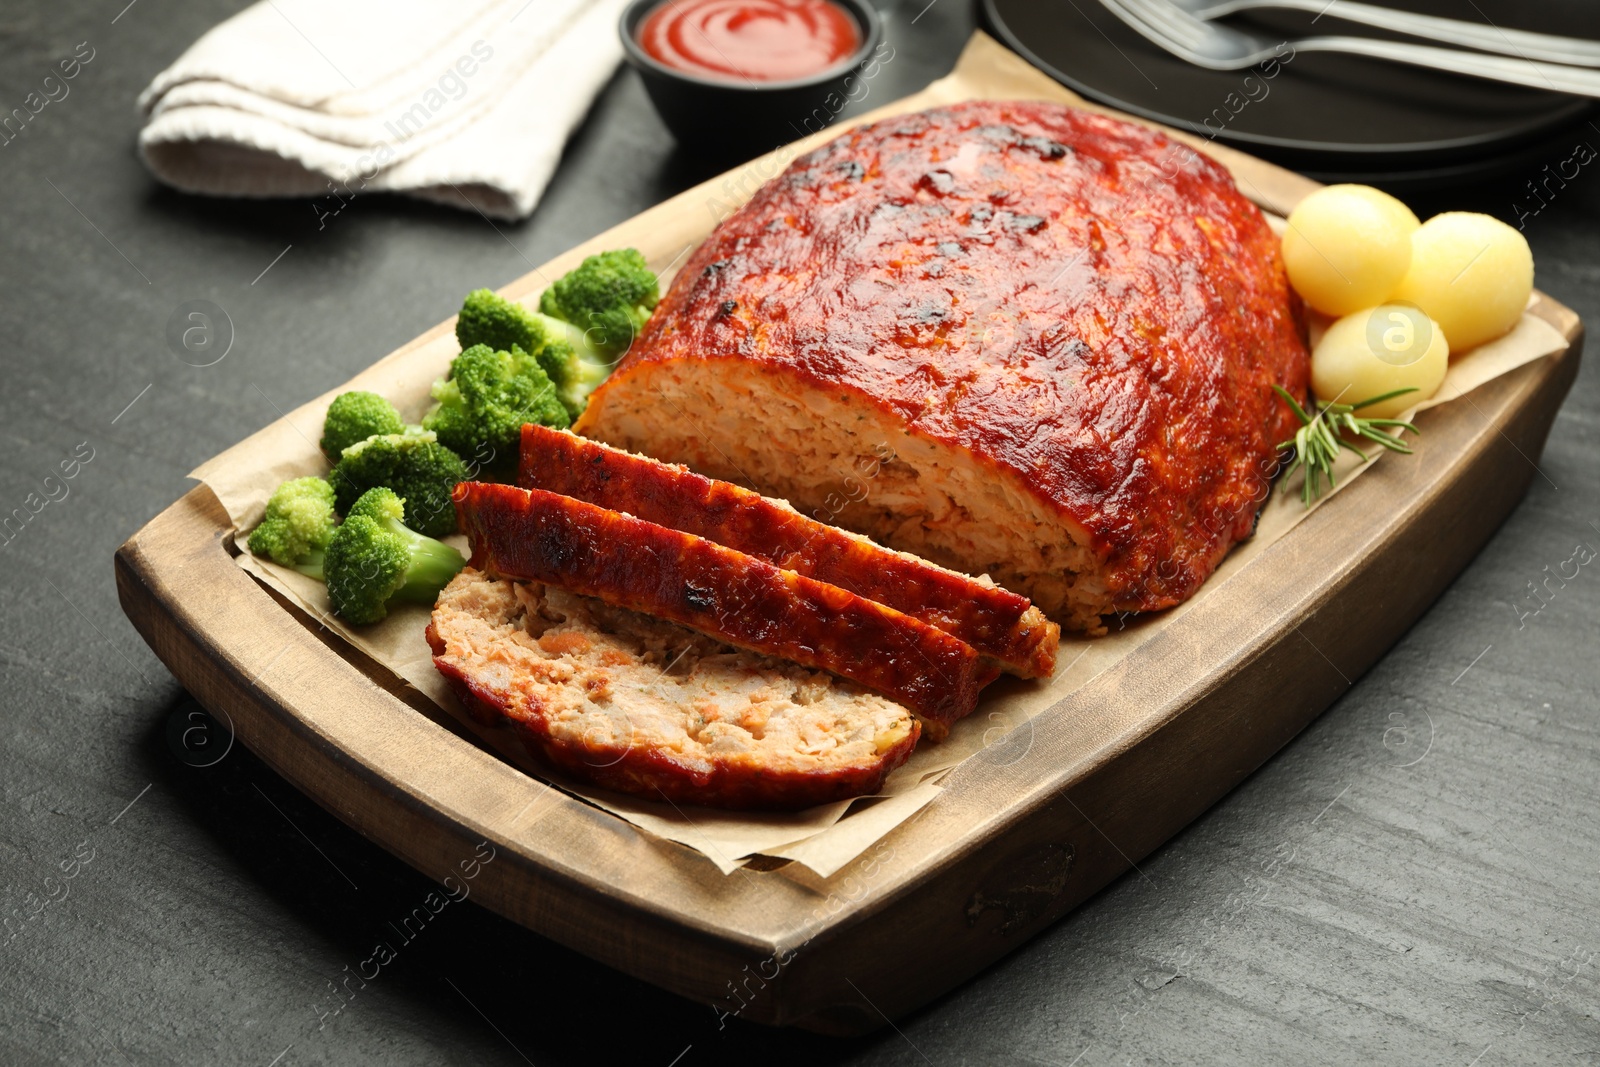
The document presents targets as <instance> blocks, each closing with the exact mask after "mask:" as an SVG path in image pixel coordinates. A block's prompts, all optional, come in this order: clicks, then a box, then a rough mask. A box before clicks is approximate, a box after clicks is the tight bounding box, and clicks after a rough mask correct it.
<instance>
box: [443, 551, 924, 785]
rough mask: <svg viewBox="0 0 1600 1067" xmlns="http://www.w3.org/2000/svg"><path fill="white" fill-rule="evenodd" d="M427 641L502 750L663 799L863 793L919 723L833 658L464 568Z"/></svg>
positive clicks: (879, 780)
mask: <svg viewBox="0 0 1600 1067" xmlns="http://www.w3.org/2000/svg"><path fill="white" fill-rule="evenodd" d="M428 641H429V644H430V645H431V646H432V648H433V652H434V662H435V664H436V665H437V666H438V668H439V670H440V672H441V673H442V674H443V675H444V677H445V678H446V680H447V681H448V682H449V683H450V685H451V687H452V689H453V690H454V691H455V692H456V693H457V695H458V696H460V697H461V699H462V703H463V705H464V706H465V707H466V709H467V710H468V712H469V713H470V715H471V716H472V720H473V723H472V724H473V725H474V726H475V727H477V728H478V729H479V730H480V731H482V732H483V733H485V735H486V736H489V737H490V738H491V739H492V740H494V741H495V742H496V744H497V746H498V747H500V748H501V750H502V751H507V752H509V753H510V754H512V755H513V756H518V757H522V759H523V761H524V762H529V763H534V764H538V763H543V764H553V765H555V766H556V767H558V768H561V769H563V770H565V771H567V772H569V773H571V774H573V775H575V776H577V777H580V778H582V779H584V780H587V781H591V782H595V783H597V784H599V785H602V786H606V787H609V788H613V789H618V790H624V791H626V792H630V793H637V794H640V795H642V796H647V797H650V798H653V799H657V800H659V799H661V798H662V797H666V798H668V799H671V800H673V801H674V802H682V801H687V802H692V803H695V804H705V805H710V806H715V807H727V808H771V809H794V808H804V807H809V806H811V805H814V804H821V803H826V802H829V801H834V800H840V799H844V798H846V797H852V796H859V795H862V794H870V793H872V792H875V791H876V790H877V789H878V788H879V787H881V786H882V784H883V780H884V778H886V777H887V776H888V774H889V772H890V771H891V770H893V769H894V768H895V767H897V766H899V765H900V764H901V763H903V762H904V761H905V759H906V757H907V756H908V755H909V754H910V752H911V749H912V748H913V746H914V745H915V744H916V739H917V735H918V726H917V723H916V722H915V721H914V720H913V719H912V717H911V715H910V713H909V712H907V711H906V710H905V709H904V708H902V707H900V706H899V705H898V704H895V703H894V702H892V701H890V700H888V699H885V698H884V697H881V696H877V695H875V694H873V693H869V692H867V691H866V690H865V689H862V688H860V687H858V686H855V685H853V684H851V683H849V682H846V681H844V680H842V679H839V678H835V677H833V676H831V675H829V674H827V673H824V672H821V671H812V670H807V669H806V668H804V667H800V666H798V665H796V664H793V663H789V662H785V661H783V660H780V659H775V658H772V657H768V656H762V655H758V654H755V653H751V652H742V651H739V650H736V649H733V648H730V647H728V646H727V645H723V644H719V643H718V642H716V641H713V640H711V639H710V638H707V637H704V636H702V635H700V634H697V633H695V632H693V631H692V630H688V629H685V628H683V627H681V626H677V625H674V624H673V623H670V622H665V621H663V620H661V619H656V618H652V617H650V616H647V615H641V614H638V613H636V612H632V611H628V610H626V609H623V608H618V607H613V606H610V605H607V604H605V603H603V602H602V601H599V600H595V599H591V598H589V597H582V596H578V595H576V594H573V593H568V592H563V591H561V590H559V589H555V588H549V587H545V586H541V585H538V584H535V583H524V582H514V581H510V580H503V579H495V578H492V577H489V576H488V575H486V574H484V573H483V572H481V571H478V570H475V569H473V568H471V567H469V568H467V569H466V570H464V571H462V572H461V573H460V574H459V575H457V576H456V578H455V579H454V580H453V581H452V582H451V583H450V585H449V586H448V587H447V588H446V589H445V590H444V592H443V593H441V594H440V596H439V600H438V602H437V604H436V605H435V607H434V611H433V620H432V623H431V625H430V626H429V627H428Z"/></svg>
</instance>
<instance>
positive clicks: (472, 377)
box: [422, 344, 571, 466]
mask: <svg viewBox="0 0 1600 1067" xmlns="http://www.w3.org/2000/svg"><path fill="white" fill-rule="evenodd" d="M433 398H434V400H436V401H437V403H436V404H435V405H434V407H433V410H432V411H430V412H428V414H427V415H426V416H425V417H424V418H423V420H422V425H423V428H424V429H427V430H431V431H433V432H434V433H436V434H438V435H439V440H440V441H441V442H443V443H444V444H446V445H448V446H449V447H451V448H454V449H456V450H457V451H458V452H460V453H461V454H462V455H474V456H477V457H479V458H481V459H482V460H483V461H484V462H485V463H487V464H489V465H496V464H498V465H501V466H504V465H505V464H507V463H509V462H512V461H514V460H515V458H516V455H517V451H518V449H519V447H520V442H521V438H522V424H523V423H525V422H536V423H539V424H540V425H543V426H553V427H556V428H557V429H560V428H562V427H565V426H566V425H568V423H569V422H570V421H571V420H570V419H569V418H568V417H567V409H566V408H565V407H563V406H562V403H561V399H560V398H559V397H558V396H556V387H555V385H554V384H553V383H552V382H551V381H550V376H549V375H548V374H546V373H545V372H544V370H543V369H542V368H541V367H540V366H539V363H538V361H537V360H536V359H534V358H533V357H532V356H530V355H529V354H528V353H527V352H526V351H524V350H523V349H522V348H521V347H520V346H518V345H513V346H512V348H511V350H510V351H509V352H497V351H495V350H494V349H492V348H490V347H489V346H488V345H482V344H480V345H473V346H472V347H471V348H469V349H467V350H466V351H465V352H463V353H461V354H460V355H459V356H457V357H456V358H455V360H454V361H453V362H452V363H451V364H450V377H448V378H441V379H439V380H438V381H436V382H434V383H433ZM485 451H487V453H488V454H487V455H485Z"/></svg>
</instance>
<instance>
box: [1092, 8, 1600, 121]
mask: <svg viewBox="0 0 1600 1067" xmlns="http://www.w3.org/2000/svg"><path fill="white" fill-rule="evenodd" d="M1100 2H1101V3H1102V4H1103V5H1105V8H1106V10H1107V11H1110V12H1111V13H1112V14H1113V15H1116V16H1117V17H1118V18H1119V19H1121V20H1122V21H1123V22H1125V23H1127V24H1128V25H1129V26H1130V27H1132V28H1133V29H1134V30H1136V31H1138V33H1139V34H1140V35H1141V36H1143V37H1145V38H1146V39H1147V40H1149V41H1151V42H1152V43H1154V44H1156V45H1159V46H1160V47H1161V48H1163V49H1164V50H1166V51H1168V52H1171V53H1172V54H1173V55H1175V56H1177V57H1178V58H1179V59H1183V60H1187V61H1188V62H1190V63H1193V64H1194V65H1195V66H1197V67H1205V68H1207V69H1209V70H1244V69H1245V68H1246V67H1253V66H1255V65H1256V64H1257V63H1263V62H1265V61H1266V60H1269V59H1281V58H1282V51H1281V50H1282V49H1283V47H1284V46H1285V45H1287V46H1289V47H1290V48H1292V49H1293V50H1294V51H1295V52H1346V53H1349V54H1351V55H1358V56H1369V57H1371V58H1374V59H1387V60H1390V61H1392V62H1395V63H1409V64H1412V65H1413V66H1418V67H1430V68H1432V69H1434V70H1447V71H1450V72H1452V73H1455V74H1466V75H1469V76H1470V77H1474V78H1488V79H1491V80H1493V81H1502V82H1510V83H1511V84H1513V85H1526V86H1529V87H1531V88H1534V89H1545V90H1550V91H1554V92H1558V93H1572V94H1574V95H1577V96H1589V97H1600V71H1594V70H1585V69H1583V68H1580V67H1568V66H1562V65H1561V64H1559V63H1541V62H1539V61H1537V60H1531V59H1512V58H1510V57H1509V56H1491V55H1485V54H1484V53H1482V52H1461V51H1457V50H1455V49H1451V48H1434V47H1431V46H1429V45H1422V44H1408V43H1403V42H1400V41H1380V40H1375V39H1373V38H1370V37H1303V38H1300V39H1298V40H1286V41H1285V40H1274V39H1273V38H1271V37H1267V36H1264V35H1262V34H1258V33H1251V32H1249V31H1248V30H1240V29H1235V28H1234V27H1232V26H1222V25H1219V24H1217V23H1215V22H1203V21H1201V20H1200V19H1197V18H1195V17H1194V16H1193V15H1191V14H1189V13H1188V12H1187V11H1184V10H1183V9H1182V8H1180V7H1178V6H1177V5H1176V4H1175V3H1173V2H1172V0H1100Z"/></svg>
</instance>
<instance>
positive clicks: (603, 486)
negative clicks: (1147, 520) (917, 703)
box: [517, 423, 1061, 678]
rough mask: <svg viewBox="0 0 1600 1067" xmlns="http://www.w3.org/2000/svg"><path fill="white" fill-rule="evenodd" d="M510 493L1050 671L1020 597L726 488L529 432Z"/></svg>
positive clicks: (1053, 633)
mask: <svg viewBox="0 0 1600 1067" xmlns="http://www.w3.org/2000/svg"><path fill="white" fill-rule="evenodd" d="M517 484H518V485H520V486H522V487H523V488H525V489H543V490H545V491H546V492H551V493H560V494H561V495H563V496H570V497H575V498H576V499H578V500H586V501H588V502H589V503H591V504H598V505H599V506H600V507H603V508H610V509H611V510H612V511H622V512H626V513H628V514H629V515H632V516H634V517H636V518H640V519H644V520H645V521H646V522H653V523H656V524H658V525H661V526H666V527H669V528H671V529H674V530H682V531H684V532H685V533H691V534H694V535H695V536H697V537H704V538H705V539H707V540H708V541H715V542H716V543H717V544H719V545H727V546H728V547H729V548H733V549H737V550H739V551H740V552H746V553H748V554H750V555H752V556H757V557H759V558H761V559H764V560H766V561H767V562H768V563H771V564H773V565H774V566H776V567H781V568H783V569H784V570H790V571H794V572H795V573H796V574H803V575H805V576H806V577H807V578H814V579H816V580H817V581H819V582H827V583H828V584H829V585H836V586H838V587H840V588H841V589H848V590H850V591H851V592H852V593H855V594H857V595H859V596H863V597H866V598H867V599H868V600H876V601H877V602H878V603H880V604H885V605H888V606H889V607H891V608H894V609H895V610H896V611H903V612H905V613H906V614H907V615H910V616H912V617H913V618H916V619H920V620H922V621H923V622H925V623H927V624H928V625H929V626H936V627H938V628H939V629H941V630H943V631H944V632H945V633H948V634H950V635H951V636H952V637H956V638H959V639H961V640H962V641H965V642H966V643H967V644H969V645H971V646H972V647H973V648H975V649H977V651H978V653H979V654H980V655H982V656H984V657H986V658H988V659H989V660H991V661H992V662H994V663H995V664H996V665H998V666H999V667H1000V669H1002V670H1005V671H1009V672H1010V673H1012V674H1015V675H1017V676H1019V677H1022V678H1041V677H1042V678H1048V677H1049V676H1050V673H1051V671H1052V670H1053V669H1054V667H1055V662H1056V648H1057V646H1058V644H1059V642H1060V637H1061V631H1060V628H1059V627H1057V626H1056V624H1055V623H1053V622H1050V621H1049V620H1048V619H1046V618H1045V617H1044V615H1043V613H1041V612H1040V611H1039V609H1038V608H1036V607H1034V606H1033V605H1032V604H1031V603H1029V602H1028V598H1027V597H1024V596H1018V595H1017V594H1016V593H1013V592H1011V591H1009V590H1006V589H1001V588H999V587H998V586H996V585H995V584H994V583H993V582H983V581H979V580H978V579H976V578H969V577H967V576H966V575H965V574H959V573H957V572H955V571H951V570H946V569H945V568H943V567H939V566H935V565H934V564H932V563H929V562H928V561H927V560H924V559H918V558H917V557H916V556H912V555H909V554H908V553H905V552H896V551H894V550H893V549H889V548H884V547H882V546H881V545H879V544H877V543H875V542H873V541H871V540H868V539H867V538H865V537H862V536H861V535H859V534H853V533H850V532H848V531H846V530H842V529H840V528H839V527H837V526H831V525H829V524H828V523H825V522H822V521H819V520H818V519H814V518H811V517H810V516H807V515H802V514H800V513H799V512H798V511H796V510H794V508H792V507H790V506H789V504H788V503H787V502H786V501H783V500H772V499H770V498H768V497H764V496H762V495H761V494H759V493H755V492H752V491H750V490H749V489H744V488H741V487H740V486H737V485H734V484H733V483H732V482H724V481H721V480H719V479H716V478H706V477H703V476H701V475H699V474H696V473H694V472H693V471H691V470H689V468H687V467H684V466H680V465H678V464H674V463H662V462H660V461H659V460H654V459H651V458H649V457H648V456H639V455H635V454H633V453H632V452H624V451H622V450H621V449H620V448H612V447H611V446H609V445H604V444H601V443H600V442H598V441H591V440H589V439H588V438H585V437H579V436H577V435H576V434H573V433H569V432H567V431H566V430H552V429H550V428H549V427H548V426H539V425H536V424H534V423H528V424H527V425H525V426H523V427H522V450H521V462H520V463H519V465H518V467H517Z"/></svg>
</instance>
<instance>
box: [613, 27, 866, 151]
mask: <svg viewBox="0 0 1600 1067" xmlns="http://www.w3.org/2000/svg"><path fill="white" fill-rule="evenodd" d="M666 2H669V0H634V2H633V3H631V4H629V5H628V6H627V8H626V9H625V10H624V11H623V12H622V19H621V22H620V24H619V26H618V32H619V33H620V34H621V35H622V47H623V49H624V51H625V53H626V55H627V58H628V63H629V64H630V65H631V66H632V67H633V68H634V69H635V70H637V71H638V72H639V74H640V76H641V77H642V78H643V79H644V87H645V91H646V92H648V93H649V94H650V102H651V103H652V104H654V105H655V108H656V111H657V112H658V113H659V114H660V115H661V119H662V121H663V122H665V123H666V124H667V129H669V130H671V131H672V134H673V136H674V137H676V138H677V139H678V141H679V142H680V143H682V144H683V145H685V146H687V147H691V148H694V149H697V150H700V151H705V152H708V153H711V154H713V155H716V156H718V157H732V156H749V155H753V154H755V153H758V152H765V151H766V150H768V149H770V148H775V147H777V146H778V145H780V144H786V143H788V142H789V141H794V140H797V139H799V138H801V137H804V136H805V135H807V134H810V133H815V132H817V131H818V130H820V129H822V128H823V127H824V126H827V125H828V124H830V123H831V122H832V121H833V120H834V119H835V118H836V117H838V114H839V112H840V111H841V110H843V108H844V106H845V104H846V103H848V102H849V101H851V100H852V99H857V98H859V97H860V96H862V95H863V92H864V90H863V88H862V78H861V74H862V70H863V68H865V67H866V66H867V65H868V63H869V62H870V61H871V60H872V58H873V56H874V54H875V53H876V52H877V49H878V44H879V42H881V41H882V39H883V22H882V20H881V19H880V18H879V17H878V13H877V11H876V10H874V9H873V7H872V5H871V4H870V3H867V2H866V0H833V2H834V3H836V4H838V5H839V6H840V7H841V8H843V9H844V10H845V12H846V13H847V14H849V15H850V17H851V18H853V19H855V22H856V28H857V29H859V30H860V31H861V46H860V47H859V48H857V49H856V50H855V52H854V53H853V54H852V55H850V56H849V58H847V59H844V60H842V61H841V62H840V63H839V65H838V66H836V67H832V68H830V69H828V70H825V71H822V72H821V73H820V74H814V75H812V76H811V77H809V78H801V79H798V80H795V81H783V82H758V81H718V80H714V79H711V78H703V77H700V76H699V75H695V74H689V73H686V72H684V71H681V70H677V69H676V68H674V67H669V66H667V65H666V64H665V63H661V62H659V61H657V60H655V59H653V58H651V57H650V56H649V55H647V54H646V53H645V50H644V49H643V48H641V47H640V46H639V38H638V33H639V24H640V23H642V22H643V21H644V19H645V16H646V15H648V14H650V12H651V11H653V10H655V9H656V8H657V7H659V6H660V5H661V4H662V3H666Z"/></svg>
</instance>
